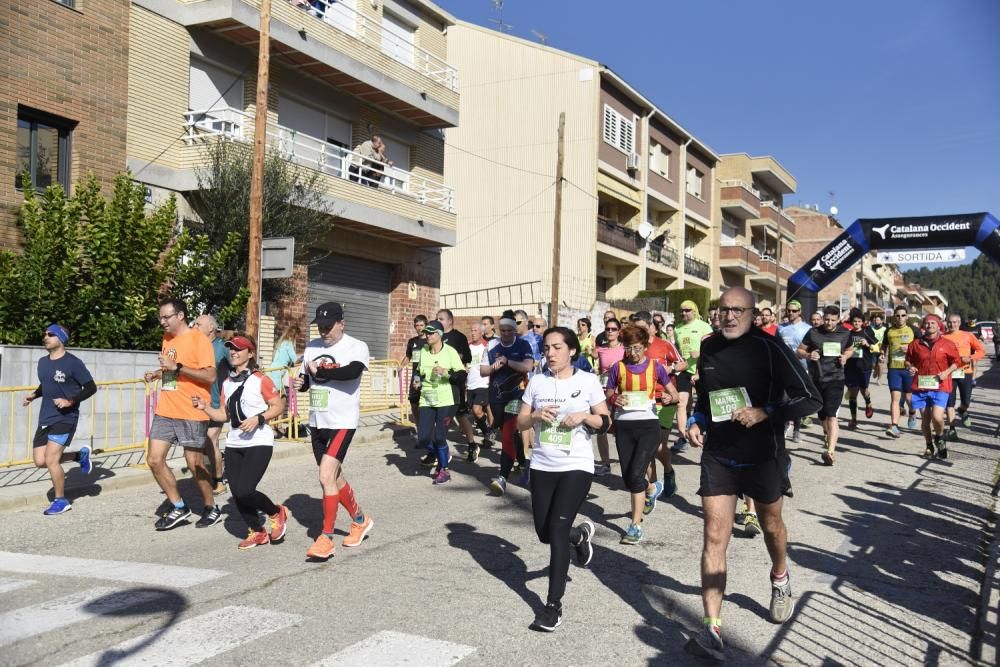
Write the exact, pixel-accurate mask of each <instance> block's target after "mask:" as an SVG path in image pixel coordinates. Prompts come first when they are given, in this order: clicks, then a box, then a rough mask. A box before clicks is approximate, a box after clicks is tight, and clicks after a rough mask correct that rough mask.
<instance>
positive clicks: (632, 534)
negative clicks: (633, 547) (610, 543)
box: [621, 523, 642, 544]
mask: <svg viewBox="0 0 1000 667" xmlns="http://www.w3.org/2000/svg"><path fill="white" fill-rule="evenodd" d="M639 542H642V526H640V525H639V524H637V523H633V524H629V527H628V530H627V531H625V534H624V535H622V539H621V544H639Z"/></svg>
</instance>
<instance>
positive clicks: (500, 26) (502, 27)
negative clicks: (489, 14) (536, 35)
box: [490, 0, 514, 32]
mask: <svg viewBox="0 0 1000 667" xmlns="http://www.w3.org/2000/svg"><path fill="white" fill-rule="evenodd" d="M493 9H495V10H496V12H497V17H496V18H495V19H490V23H496V24H497V30H499V31H500V32H510V29H511V28H513V27H514V26H512V25H511V24H509V23H504V22H503V0H493Z"/></svg>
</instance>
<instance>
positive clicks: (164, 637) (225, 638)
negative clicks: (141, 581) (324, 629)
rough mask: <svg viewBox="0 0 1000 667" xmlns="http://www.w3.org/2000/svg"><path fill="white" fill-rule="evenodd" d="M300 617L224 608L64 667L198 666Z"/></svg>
mask: <svg viewBox="0 0 1000 667" xmlns="http://www.w3.org/2000/svg"><path fill="white" fill-rule="evenodd" d="M300 620H302V617H301V616H297V615H295V614H284V613H281V612H277V611H268V610H266V609H257V608H256V607H235V606H234V607H222V608H221V609H216V610H215V611H210V612H208V613H207V614H202V615H201V616H195V617H193V618H189V619H187V620H186V621H181V622H180V623H177V624H176V625H171V626H169V627H167V628H164V629H162V630H157V631H155V632H148V633H146V634H144V635H142V636H140V637H135V638H133V639H129V640H128V641H124V642H121V643H120V644H116V645H115V646H112V647H110V648H108V649H106V650H104V651H98V652H96V653H91V654H90V655H86V656H83V657H82V658H78V659H76V660H73V661H72V662H68V663H66V664H65V665H63V667H84V666H89V665H120V666H122V667H124V666H126V665H142V666H143V667H160V666H162V667H167V666H168V665H169V667H183V666H184V665H196V664H198V663H200V662H203V661H205V660H208V659H209V658H211V657H213V656H216V655H218V654H220V653H223V652H225V651H229V650H231V649H234V648H236V647H237V646H239V645H241V644H244V643H246V642H250V641H253V640H255V639H258V638H260V637H263V636H265V635H268V634H270V633H272V632H276V631H278V630H281V629H283V628H286V627H288V626H290V625H294V624H296V623H298V622H299V621H300Z"/></svg>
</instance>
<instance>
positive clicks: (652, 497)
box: [642, 480, 663, 514]
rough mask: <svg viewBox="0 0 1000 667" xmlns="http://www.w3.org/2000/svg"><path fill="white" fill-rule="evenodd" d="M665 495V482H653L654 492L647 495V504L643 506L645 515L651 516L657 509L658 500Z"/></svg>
mask: <svg viewBox="0 0 1000 667" xmlns="http://www.w3.org/2000/svg"><path fill="white" fill-rule="evenodd" d="M661 493H663V482H661V481H659V480H657V481H656V482H653V492H652V493H647V494H646V502H645V503H644V504H643V506H642V513H643V514H650V513H652V511H653V510H655V509H656V499H657V498H659V497H660V494H661Z"/></svg>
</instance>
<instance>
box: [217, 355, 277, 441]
mask: <svg viewBox="0 0 1000 667" xmlns="http://www.w3.org/2000/svg"><path fill="white" fill-rule="evenodd" d="M240 385H243V393H242V394H240V410H242V411H243V414H244V415H246V416H247V417H253V416H254V415H259V414H261V413H263V412H265V411H266V410H267V402H268V401H269V400H271V399H272V398H274V397H275V396H278V390H277V388H276V387H275V386H274V382H273V381H272V380H271V378H269V377H267V376H266V375H264V374H262V373H261V372H260V371H254V372H253V373H251V374H250V377H248V378H247V379H246V382H243V381H242V380H240V381H237V380H234V379H233V378H231V377H227V378H226V379H225V381H224V382H223V383H222V395H221V397H220V400H221V401H222V405H227V402H228V400H229V397H230V396H233V395H235V393H236V391H237V390H239V388H240ZM229 419H230V421H232V419H233V415H232V414H230V415H229ZM273 446H274V429H272V428H271V425H270V424H264V425H263V426H258V427H257V428H256V429H254V430H253V431H250V432H249V433H244V432H243V431H241V430H240V429H238V428H235V427H233V425H232V424H231V423H230V425H229V433H227V434H226V447H273Z"/></svg>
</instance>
